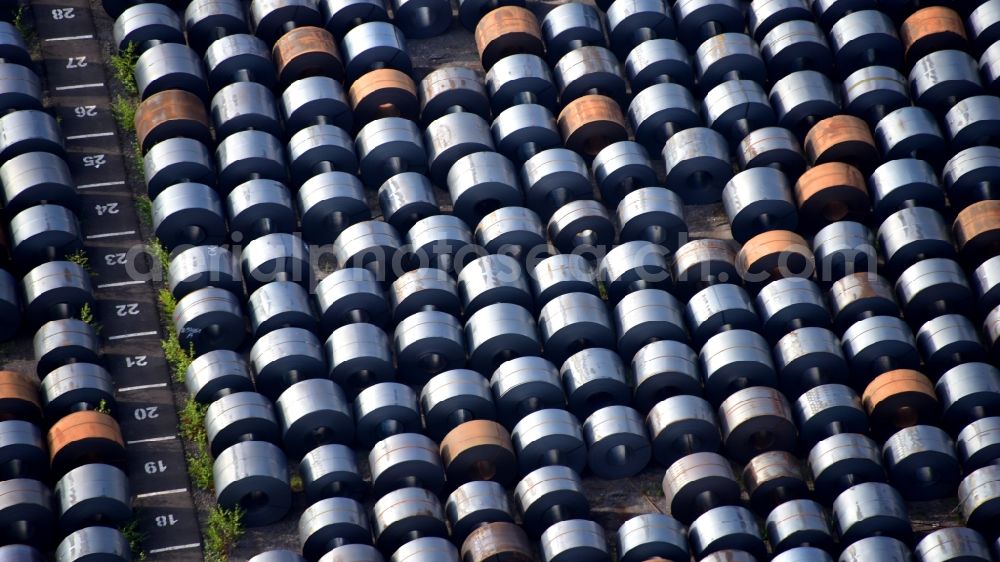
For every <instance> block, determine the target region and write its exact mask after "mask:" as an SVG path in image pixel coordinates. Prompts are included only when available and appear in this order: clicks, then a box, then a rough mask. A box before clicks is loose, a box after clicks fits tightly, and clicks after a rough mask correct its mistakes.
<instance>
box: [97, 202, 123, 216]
mask: <svg viewBox="0 0 1000 562" xmlns="http://www.w3.org/2000/svg"><path fill="white" fill-rule="evenodd" d="M94 208H95V209H97V216H99V217H101V216H104V215H117V214H118V203H105V204H104V205H101V204H97V205H94Z"/></svg>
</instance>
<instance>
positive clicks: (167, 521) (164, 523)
mask: <svg viewBox="0 0 1000 562" xmlns="http://www.w3.org/2000/svg"><path fill="white" fill-rule="evenodd" d="M153 521H155V522H156V526H157V527H169V526H171V525H176V524H177V518H176V517H174V516H173V514H170V515H157V516H156V517H155V518H154V519H153Z"/></svg>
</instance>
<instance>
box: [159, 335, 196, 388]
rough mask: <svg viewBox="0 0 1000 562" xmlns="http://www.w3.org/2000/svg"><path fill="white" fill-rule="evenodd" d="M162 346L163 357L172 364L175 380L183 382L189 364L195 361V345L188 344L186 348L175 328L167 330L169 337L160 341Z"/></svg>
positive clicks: (171, 368)
mask: <svg viewBox="0 0 1000 562" xmlns="http://www.w3.org/2000/svg"><path fill="white" fill-rule="evenodd" d="M160 346H161V347H162V348H163V357H164V358H165V359H166V360H167V364H168V365H170V371H171V372H172V373H173V377H174V382H177V383H183V382H184V378H185V375H186V373H187V368H188V365H190V364H191V361H194V346H193V345H188V347H187V349H185V348H184V346H183V345H181V342H180V339H179V338H178V337H177V332H174V331H173V330H168V331H167V337H166V338H165V339H164V340H163V341H162V342H160Z"/></svg>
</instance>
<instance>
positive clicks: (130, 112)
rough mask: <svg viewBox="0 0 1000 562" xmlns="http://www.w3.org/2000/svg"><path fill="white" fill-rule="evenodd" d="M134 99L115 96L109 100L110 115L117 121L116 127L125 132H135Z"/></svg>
mask: <svg viewBox="0 0 1000 562" xmlns="http://www.w3.org/2000/svg"><path fill="white" fill-rule="evenodd" d="M135 108H136V104H135V100H133V99H131V98H127V97H125V96H121V95H119V96H115V99H114V101H112V102H111V116H112V117H114V118H115V123H118V129H120V130H121V131H123V132H125V133H135Z"/></svg>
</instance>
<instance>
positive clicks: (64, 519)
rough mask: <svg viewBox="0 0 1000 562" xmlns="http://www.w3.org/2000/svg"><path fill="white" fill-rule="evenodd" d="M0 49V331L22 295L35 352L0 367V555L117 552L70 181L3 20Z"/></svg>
mask: <svg viewBox="0 0 1000 562" xmlns="http://www.w3.org/2000/svg"><path fill="white" fill-rule="evenodd" d="M0 59H2V62H0V110H2V111H0V112H2V113H3V116H2V117H0V136H2V140H0V162H2V165H0V186H2V191H0V197H2V202H3V214H2V216H3V220H2V223H3V230H4V231H7V232H9V233H10V237H9V239H8V238H6V237H5V236H4V237H0V258H2V262H0V263H2V264H3V265H7V264H9V265H10V267H9V271H7V270H4V269H0V315H2V316H3V322H2V323H0V340H7V339H10V338H11V337H13V336H14V335H15V334H16V333H17V332H18V330H19V329H20V328H21V319H22V308H21V303H22V302H23V303H24V310H23V316H24V318H26V319H28V320H27V323H28V324H29V328H30V329H32V330H34V339H33V347H34V353H35V359H36V360H37V371H36V373H31V374H29V373H18V372H13V371H0V560H3V561H5V562H6V561H17V562H42V560H45V559H52V558H45V557H44V556H43V553H45V554H46V555H54V559H55V560H57V561H58V562H74V561H76V560H82V559H86V557H87V556H88V555H89V554H93V553H98V554H99V553H109V554H112V555H114V554H117V555H118V556H119V557H120V559H121V560H127V559H129V558H130V549H129V544H128V541H127V540H126V539H125V537H124V535H123V534H122V533H121V532H120V531H119V530H118V528H117V527H118V526H119V525H123V524H125V523H127V522H128V521H130V520H131V519H132V508H131V496H130V492H129V486H128V478H127V476H126V474H125V472H124V471H123V468H124V464H125V451H124V441H123V439H122V435H121V431H120V429H119V427H118V424H117V423H116V422H115V420H114V418H113V417H112V415H111V414H113V412H114V410H115V398H114V383H113V381H112V379H111V376H110V375H109V374H108V372H107V371H106V370H105V369H104V368H103V367H102V366H101V362H102V360H101V357H100V341H99V339H98V337H97V334H96V333H95V330H94V328H93V327H92V326H91V325H89V324H87V323H85V322H83V321H81V320H79V319H78V318H79V317H80V310H81V308H82V307H83V306H84V305H93V303H94V296H93V291H92V289H91V282H90V274H89V273H88V272H87V271H86V270H85V269H84V268H83V267H82V266H81V265H80V264H79V263H78V262H75V261H72V260H70V259H69V256H70V255H71V254H73V253H75V252H77V251H78V250H80V249H81V248H82V238H81V235H80V227H79V223H78V220H77V215H76V209H77V208H78V200H77V190H76V185H75V183H74V182H73V180H72V178H71V176H70V172H69V168H68V166H67V164H66V161H65V159H64V158H65V149H64V146H63V140H62V133H61V131H60V129H59V126H58V124H57V122H56V120H55V119H54V118H53V117H52V116H51V115H50V114H49V113H47V112H45V111H44V109H43V105H42V81H41V79H40V78H39V77H38V75H37V74H36V73H35V68H34V65H33V63H32V61H31V56H30V55H29V52H28V48H27V46H26V44H25V40H24V38H23V37H22V36H21V35H20V33H19V31H18V30H17V29H16V28H15V27H14V26H13V25H11V24H10V23H7V22H0ZM7 240H10V247H9V250H10V254H11V255H10V256H9V257H10V258H11V259H8V255H7V253H8V244H7ZM15 275H18V276H21V277H22V279H21V281H20V283H18V282H17V281H16V278H15ZM19 285H20V286H19ZM22 295H23V300H22ZM53 549H54V552H53Z"/></svg>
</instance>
